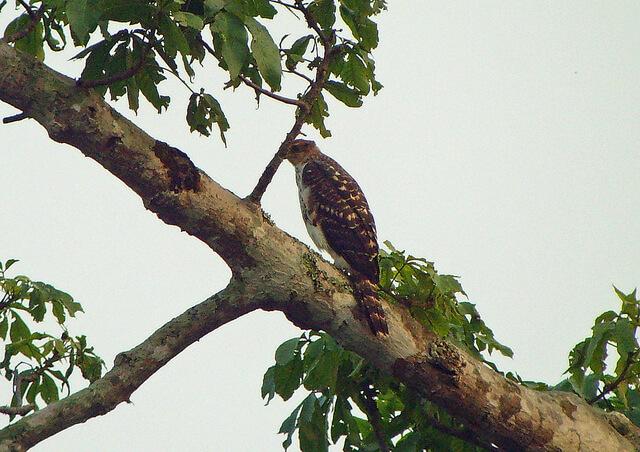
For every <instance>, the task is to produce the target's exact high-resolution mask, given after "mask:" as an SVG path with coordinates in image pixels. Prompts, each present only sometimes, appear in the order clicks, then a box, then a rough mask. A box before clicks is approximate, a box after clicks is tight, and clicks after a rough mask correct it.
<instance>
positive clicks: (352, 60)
mask: <svg viewBox="0 0 640 452" xmlns="http://www.w3.org/2000/svg"><path fill="white" fill-rule="evenodd" d="M340 78H341V79H342V80H344V81H345V83H347V84H349V85H351V86H353V87H354V88H356V89H357V90H358V91H360V92H361V93H362V94H365V95H366V94H368V93H369V77H368V71H367V67H366V66H365V64H364V63H363V62H362V60H361V59H360V58H359V57H358V56H357V55H355V54H353V53H350V54H349V56H348V57H347V61H346V62H345V64H344V66H343V67H342V71H341V73H340Z"/></svg>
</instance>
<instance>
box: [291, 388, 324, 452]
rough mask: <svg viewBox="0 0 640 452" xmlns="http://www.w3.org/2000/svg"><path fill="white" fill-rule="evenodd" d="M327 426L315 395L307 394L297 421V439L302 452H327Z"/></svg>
mask: <svg viewBox="0 0 640 452" xmlns="http://www.w3.org/2000/svg"><path fill="white" fill-rule="evenodd" d="M327 427H328V426H327V424H326V420H325V415H324V413H323V412H322V410H321V407H320V404H319V402H318V400H317V399H316V396H315V394H313V393H312V394H309V396H308V397H307V398H306V399H305V400H304V402H303V404H302V410H301V412H300V417H299V419H298V439H299V441H300V449H302V451H303V452H327V451H328V450H329V441H328V439H327Z"/></svg>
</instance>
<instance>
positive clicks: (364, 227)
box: [302, 155, 379, 284]
mask: <svg viewBox="0 0 640 452" xmlns="http://www.w3.org/2000/svg"><path fill="white" fill-rule="evenodd" d="M302 181H303V183H304V185H305V186H307V187H309V188H310V189H311V197H312V198H313V199H312V201H313V202H312V205H313V208H314V212H313V215H312V217H313V218H314V220H315V223H316V225H318V226H319V227H320V228H321V229H322V232H323V233H324V236H325V238H326V240H327V244H328V245H329V246H330V247H331V249H332V250H333V251H334V252H335V253H336V254H338V255H339V256H341V257H342V258H343V259H344V260H345V261H346V262H347V263H348V264H349V265H350V266H351V267H352V268H353V269H354V270H356V271H357V272H359V273H361V274H362V275H363V276H365V277H367V278H368V279H369V280H370V281H371V282H373V283H375V284H377V283H378V280H379V269H378V241H377V237H376V225H375V222H374V220H373V215H371V211H370V210H369V205H368V204H367V200H366V198H365V197H364V194H363V193H362V190H361V189H360V186H359V185H358V183H357V182H356V181H355V180H354V179H353V178H352V177H351V176H350V175H349V173H347V172H346V171H345V170H344V169H343V168H342V167H341V166H340V165H338V163H337V162H335V161H334V160H333V159H331V158H329V157H327V156H325V155H322V156H320V158H318V159H315V160H312V161H309V162H308V163H307V164H306V165H305V166H304V169H303V171H302Z"/></svg>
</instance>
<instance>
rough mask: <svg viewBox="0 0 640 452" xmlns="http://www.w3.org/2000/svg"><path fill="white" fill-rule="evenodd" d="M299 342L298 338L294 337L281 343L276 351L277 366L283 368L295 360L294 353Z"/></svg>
mask: <svg viewBox="0 0 640 452" xmlns="http://www.w3.org/2000/svg"><path fill="white" fill-rule="evenodd" d="M299 342H300V338H297V337H294V338H293V339H289V340H288V341H285V342H283V343H282V344H280V346H279V347H278V348H277V349H276V364H277V365H279V366H284V365H285V364H288V363H289V362H291V360H293V358H295V356H296V351H297V350H298V343H299Z"/></svg>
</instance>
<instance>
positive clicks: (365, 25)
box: [0, 0, 385, 143]
mask: <svg viewBox="0 0 640 452" xmlns="http://www.w3.org/2000/svg"><path fill="white" fill-rule="evenodd" d="M15 3H16V7H17V8H18V9H23V8H22V6H21V5H20V3H19V2H18V1H16V2H15ZM3 6H6V2H2V3H0V10H1V9H2V7H3ZM30 8H31V9H30V10H29V11H25V12H23V13H22V14H21V15H19V16H18V17H16V18H15V19H14V20H13V21H11V23H10V24H9V26H8V27H7V29H6V30H5V37H7V38H8V37H11V36H12V35H14V34H15V33H16V32H19V31H20V30H29V32H28V33H27V34H26V35H25V36H23V37H21V39H17V40H16V42H15V46H16V47H17V48H19V49H21V50H23V51H25V52H28V53H30V54H32V55H34V56H35V57H36V58H38V59H40V60H43V59H44V58H45V48H48V49H50V50H52V51H60V50H62V49H63V48H65V46H66V45H67V44H68V43H70V42H72V43H73V44H74V45H75V46H76V47H81V48H84V49H83V50H82V51H81V52H79V53H78V54H77V55H76V56H75V57H74V58H76V59H83V60H84V62H85V66H84V70H83V71H82V75H81V80H80V82H79V83H80V85H81V86H85V87H92V88H94V89H95V90H97V91H98V92H100V93H102V94H106V93H107V91H108V92H109V95H110V97H111V99H118V98H120V97H123V96H125V95H126V97H127V99H128V102H129V107H130V108H131V110H133V111H137V110H138V108H139V97H140V94H142V96H143V97H144V98H146V99H147V101H148V102H150V103H151V104H152V105H153V106H154V107H155V108H156V109H157V110H158V112H161V111H162V109H165V108H167V107H168V106H169V103H170V101H171V98H170V97H169V96H166V95H162V94H160V92H159V89H158V87H159V85H160V84H161V82H162V81H163V80H165V79H166V78H167V76H175V77H177V78H178V79H180V80H181V81H182V83H183V84H184V86H185V87H186V88H187V89H188V90H189V92H190V94H189V95H190V101H189V103H188V107H187V114H186V119H187V123H188V125H189V127H190V129H191V131H198V132H199V133H201V134H203V135H206V136H208V135H209V134H210V133H211V130H212V128H213V126H214V125H216V126H217V127H218V129H219V132H220V135H221V137H222V140H223V141H225V136H224V133H225V132H226V131H227V130H228V128H229V122H228V120H227V118H226V116H225V114H224V112H223V109H222V107H221V105H220V104H219V102H218V100H217V99H216V97H215V96H214V95H213V94H212V92H214V91H216V90H219V89H221V88H229V87H233V88H237V87H238V86H240V84H241V83H243V82H246V81H247V80H248V81H250V82H252V83H254V84H255V85H256V86H257V87H258V88H259V89H258V90H257V91H256V92H257V95H258V96H259V95H260V93H261V92H262V93H273V92H275V91H279V90H280V89H281V88H282V84H283V79H284V77H285V76H288V77H298V78H299V79H303V80H305V81H307V82H308V84H307V86H306V87H305V88H304V89H303V90H302V91H300V92H298V93H297V94H296V95H295V96H293V97H294V98H295V99H300V100H304V101H305V102H307V103H308V111H307V110H305V111H302V110H300V109H301V106H298V112H297V113H296V116H297V117H299V116H303V119H304V122H307V123H309V124H312V125H313V126H314V127H316V128H318V129H319V130H320V133H321V134H322V135H323V136H329V135H330V132H329V130H328V129H327V128H326V126H325V124H324V120H325V118H326V117H327V116H328V114H329V113H328V109H327V104H326V102H325V99H324V97H323V94H322V92H323V89H324V90H326V92H328V93H329V94H331V95H332V96H334V97H335V98H336V99H338V100H339V101H341V102H343V103H344V104H346V105H348V106H350V107H358V106H360V105H362V97H363V96H366V95H368V94H369V93H370V92H373V93H374V94H375V93H377V92H378V91H379V90H380V89H381V88H382V85H381V84H380V83H379V82H378V81H377V80H376V78H375V63H374V61H373V58H372V55H371V52H372V51H373V50H374V49H375V48H376V47H377V45H378V29H377V25H376V23H375V22H374V21H373V20H372V18H373V17H374V16H376V15H377V14H379V13H380V12H381V11H382V10H383V9H384V8H385V2H384V0H312V1H306V2H303V1H302V0H295V1H293V2H292V3H291V4H286V3H285V2H276V1H269V0H155V1H152V0H126V1H125V0H66V1H65V0H35V1H32V2H31V4H30ZM7 9H9V8H7ZM280 12H286V13H293V14H294V15H295V16H296V17H297V18H298V19H300V20H301V21H304V22H305V26H304V27H301V30H300V31H295V30H292V32H289V33H287V34H285V35H284V36H282V37H281V39H274V36H273V35H272V33H273V32H272V31H269V29H268V28H267V26H266V25H265V24H266V23H269V22H270V21H272V20H273V19H274V17H276V15H277V14H278V13H280ZM34 20H36V23H35V26H33V28H31V29H29V26H30V24H31V23H32V22H33V21H34ZM310 29H311V30H312V31H314V33H313V34H308V31H309V30H310ZM323 48H324V49H325V50H326V52H324V53H323V52H322V49H323ZM325 58H327V63H328V64H327V67H326V68H325V69H321V66H323V64H324V63H323V60H324V59H325ZM211 59H213V61H214V62H215V63H216V64H217V65H218V67H219V68H220V69H221V70H222V71H223V73H224V74H226V78H227V80H226V81H225V82H224V83H222V84H221V86H215V85H214V86H209V87H206V86H202V87H194V86H193V84H194V78H195V75H196V70H197V69H198V67H202V66H203V65H205V64H206V63H207V62H208V61H209V60H211ZM327 72H328V74H327V75H328V78H329V80H326V77H324V78H323V74H325V73H327ZM213 79H216V76H215V75H214V76H211V74H210V71H209V72H207V73H206V77H205V80H206V81H207V83H209V82H210V80H213ZM217 79H218V80H221V81H222V80H224V79H223V78H222V77H219V76H218V77H217ZM325 82H326V85H325ZM318 83H319V88H320V92H317V93H315V94H313V95H312V93H311V92H312V91H313V89H312V88H313V85H314V84H318ZM265 85H266V86H265ZM290 103H291V102H290ZM293 103H295V101H294V102H293ZM225 143H226V141H225Z"/></svg>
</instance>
